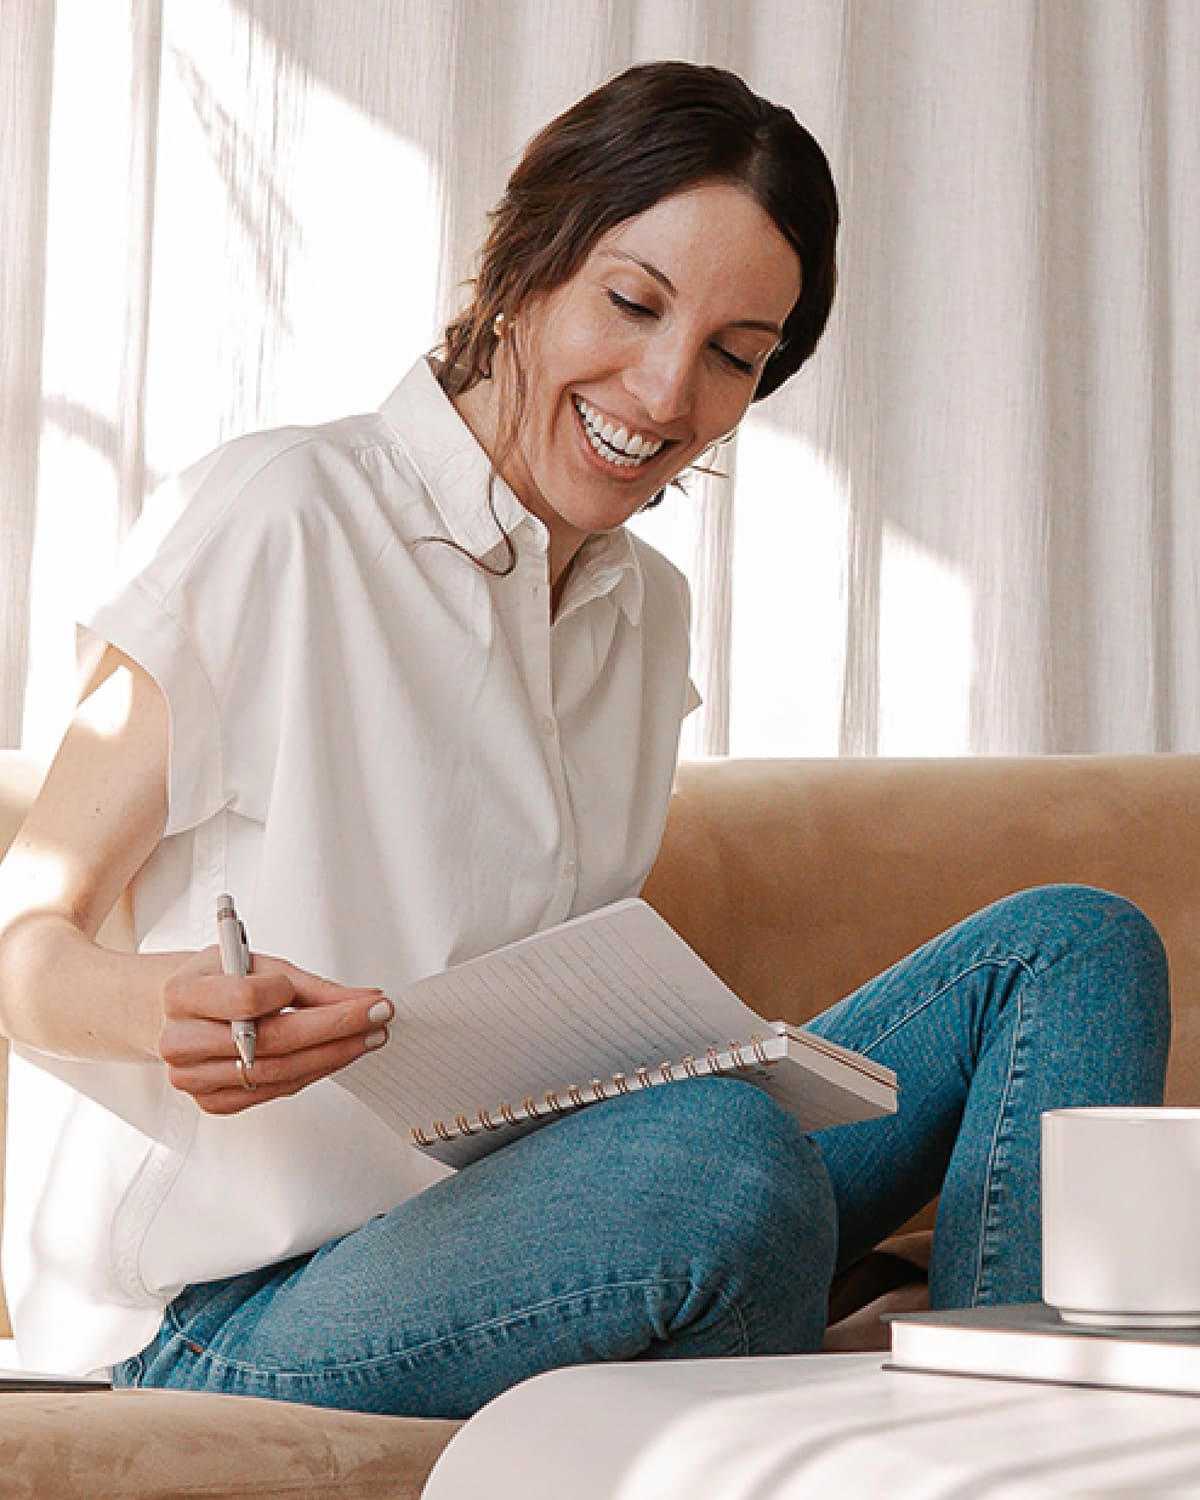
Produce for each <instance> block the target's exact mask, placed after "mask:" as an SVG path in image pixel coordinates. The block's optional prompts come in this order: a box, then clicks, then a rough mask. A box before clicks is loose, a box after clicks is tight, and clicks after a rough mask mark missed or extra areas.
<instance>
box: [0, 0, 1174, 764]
mask: <svg viewBox="0 0 1200 1500" xmlns="http://www.w3.org/2000/svg"><path fill="white" fill-rule="evenodd" d="M660 56H677V57H685V58H689V59H691V60H694V61H698V62H712V63H718V64H721V65H724V66H728V67H732V68H734V69H735V70H736V71H738V72H741V73H742V74H743V75H744V76H745V77H746V78H747V79H748V81H749V82H750V83H751V85H752V86H753V87H755V88H757V89H758V90H760V91H761V92H763V93H765V94H767V95H768V96H769V97H772V98H776V99H778V100H779V101H780V102H782V103H786V104H787V105H789V106H790V107H791V108H793V109H794V111H795V112H796V114H797V115H798V117H799V118H800V119H801V120H802V121H803V122H804V123H806V124H807V125H808V126H809V127H810V128H811V129H812V130H813V132H814V134H816V136H817V137H818V139H820V140H821V141H822V143H823V144H824V145H825V147H826V149H827V151H828V152H829V155H830V158H831V161H832V163H833V167H834V172H835V176H836V178H837V180H838V183H839V188H840V191H841V195H842V207H843V221H844V228H843V235H842V242H841V257H840V289H839V298H838V303H837V306H836V309H835V314H834V318H833V321H832V323H831V327H830V331H829V333H828V335H827V337H826V339H825V341H824V343H823V345H822V346H821V348H820V350H819V351H818V354H817V356H816V357H815V359H814V360H813V361H812V363H811V365H810V366H809V367H807V368H806V369H805V370H804V371H803V372H802V373H801V374H800V376H799V377H798V378H797V379H796V380H795V381H793V382H792V383H791V384H790V385H789V386H787V387H785V388H784V390H783V391H781V392H780V393H778V394H777V395H776V396H775V397H773V398H771V399H770V400H768V401H767V402H766V403H764V404H763V405H762V407H761V408H758V407H756V408H754V410H753V411H752V414H751V416H750V417H749V418H748V419H747V421H746V422H745V423H744V424H743V428H742V431H741V433H740V434H739V436H738V439H737V442H736V445H735V446H734V447H731V448H730V449H729V450H728V451H727V452H726V453H725V454H724V455H723V456H722V458H721V460H720V461H719V467H722V468H723V469H725V470H726V473H727V477H726V478H725V479H723V480H722V479H718V478H712V477H709V476H696V477H695V478H694V479H693V480H692V482H691V483H690V484H688V485H687V486H686V488H685V491H684V492H681V493H678V494H675V493H673V494H672V495H671V496H670V498H669V499H668V500H667V501H666V502H665V503H664V505H663V506H662V507H660V508H659V510H657V511H655V512H652V513H650V514H648V515H647V516H646V517H644V518H640V519H639V521H638V522H637V523H636V524H637V525H638V527H639V529H641V530H643V531H644V533H645V534H646V535H647V536H649V537H650V538H651V540H653V541H655V542H656V543H657V544H659V545H661V546H662V547H663V548H664V549H665V550H666V551H668V552H669V553H670V555H671V556H672V557H673V558H674V559H675V560H676V561H677V562H679V563H680V564H681V566H683V567H684V568H685V570H686V571H687V572H688V574H689V576H690V578H691V581H692V586H693V595H694V604H695V612H696V632H695V639H696V659H695V663H694V669H693V675H694V677H695V678H696V681H697V683H698V685H699V686H700V688H701V691H702V693H703V694H704V696H705V700H706V702H705V706H704V708H703V709H701V710H700V711H699V712H698V713H697V714H696V715H694V716H693V719H692V720H691V721H690V722H689V725H688V727H687V739H686V741H685V749H686V751H688V752H689V753H699V754H723V753H727V752H733V753H736V754H776V755H804V754H939V753H947V754H951V753H967V752H981V753H989V752H1020V753H1029V752H1040V751H1046V752H1065V751H1074V752H1084V751H1108V752H1116V751H1143V750H1183V749H1195V748H1196V746H1197V743H1198V742H1200V507H1198V506H1197V505H1196V494H1197V490H1198V488H1200V485H1198V480H1200V424H1198V423H1197V421H1196V416H1195V397H1194V394H1193V393H1194V392H1195V390H1196V389H1197V382H1198V378H1200V368H1198V365H1200V336H1198V335H1200V287H1198V285H1197V278H1196V275H1195V272H1194V269H1193V268H1194V267H1195V265H1197V264H1200V194H1197V193H1196V191H1195V186H1194V185H1195V183H1196V181H1197V180H1200V104H1198V102H1197V100H1198V97H1200V90H1197V88H1196V79H1197V77H1200V6H1196V5H1195V4H1193V3H1192V0H578V3H573V4H571V5H567V6H564V5H562V4H561V3H559V0H554V3H551V0H487V3H481V0H438V3H433V0H356V3H354V4H349V3H345V4H338V3H335V4H328V3H324V4H322V3H318V0H205V4H204V5H202V6H197V5H194V4H191V3H189V0H129V3H128V4H125V5H116V4H113V5H106V6H97V5H95V3H94V0H57V3H47V0H5V4H4V6H3V7H0V109H2V110H3V120H4V129H3V133H2V135H0V171H2V172H3V181H4V183H5V213H4V215H3V218H2V220H0V267H2V272H0V318H2V320H3V323H2V326H3V327H4V329H5V338H4V339H3V341H0V422H2V429H0V485H2V489H0V497H2V499H0V504H2V510H0V535H2V540H3V547H2V551H0V591H2V592H0V618H2V619H3V624H4V638H3V653H2V656H0V740H2V742H3V743H8V744H16V743H20V742H22V741H23V742H24V743H25V744H26V745H28V746H30V747H31V748H33V749H35V750H48V749H49V748H50V747H51V746H52V743H53V741H54V740H55V738H56V737H57V735H58V733H59V732H60V731H61V728H62V725H63V723H64V721H65V716H66V714H67V712H68V711H69V706H70V701H71V694H72V689H73V667H72V632H71V626H70V621H71V619H72V614H73V611H74V609H76V608H77V607H79V605H80V604H81V603H83V602H86V595H87V593H88V590H89V589H90V588H91V587H93V586H95V584H96V581H97V580H98V578H99V577H100V576H101V574H102V572H103V564H104V562H105V560H106V559H107V558H108V557H109V556H110V555H111V553H112V552H113V549H114V548H115V546H116V545H117V543H118V542H119V540H120V538H121V536H122V535H123V533H124V531H125V530H126V529H127V527H128V525H129V524H130V522H131V521H132V519H133V518H134V517H135V515H136V514H137V512H138V511H139V509H140V507H141V505H142V503H143V499H144V496H145V493H146V492H147V490H149V489H150V488H152V487H153V485H154V484H155V483H156V482H157V481H158V480H159V479H161V478H162V477H163V476H164V475H166V474H167V473H170V472H171V471H173V470H175V469H177V468H179V467H181V466H183V465H184V464H186V463H188V462H190V461H191V460H192V459H193V458H195V457H197V456H199V454H200V453H201V452H203V451H205V450H206V449H207V448H209V447H211V446H213V445H214V444H215V443H217V442H219V441H222V440H224V439H225V438H227V437H229V436H232V435H233V434H234V433H236V432H238V431H242V430H245V429H247V428H250V427H254V426H261V425H268V424H274V423H279V422H291V421H310V420H321V419H324V418H326V417H329V416H334V415H338V414H340V413H342V412H344V411H347V410H351V409H354V408H360V409H361V408H363V407H367V406H374V405H377V404H378V403H379V401H380V400H382V398H383V397H384V396H385V395H386V394H387V391H388V390H389V389H390V387H391V385H392V384H393V383H394V382H395V380H396V379H397V378H398V377H399V375H400V374H401V373H402V372H403V369H404V368H405V367H406V365H407V364H408V363H409V362H410V361H411V360H412V359H413V358H414V357H415V356H416V355H417V354H418V353H419V352H420V351H421V350H423V349H425V348H428V347H429V346H430V345H431V344H432V343H433V342H434V341H435V340H436V337H437V333H438V330H439V328H440V326H441V325H442V323H443V322H444V320H445V318H446V317H447V315H448V314H449V313H450V312H451V311H452V310H453V309H454V307H455V306H456V305H457V303H458V301H459V299H460V298H461V295H462V287H463V283H464V281H465V280H466V279H467V278H468V277H469V275H470V272H471V257H472V253H473V251H474V248H475V246H476V245H477V243H478V242H479V240H480V238H481V236H482V234H483V232H484V229H485V227H486V222H485V216H486V212H487V209H488V207H489V206H490V205H491V203H492V202H494V200H495V198H496V196H497V194H498V193H499V191H500V188H501V186H502V184H503V181H504V179H505V177H506V175H507V173H508V171H509V170H510V168H511V166H512V165H513V163H514V161H515V160H516V157H517V155H518V153H519V151H520V148H521V146H522V144H523V143H524V141H525V140H526V139H527V138H528V137H529V135H530V134H531V133H532V132H533V131H534V130H536V129H537V128H538V127H539V126H540V125H541V124H543V123H544V122H545V121H546V120H547V119H548V118H549V117H550V116H551V115H553V114H554V113H556V112H557V111H558V110H560V109H562V108H563V107H565V106H566V105H567V104H569V103H570V102H571V101H572V100H573V99H574V98H576V97H578V95H579V94H581V93H582V92H583V91H585V90H586V89H588V88H589V87H591V86H593V85H595V84H596V83H598V82H600V81H601V80H603V79H604V78H606V77H608V76H610V75H611V74H612V73H614V72H616V71H617V70H619V69H620V68H622V67H624V66H625V65H627V64H628V63H630V62H632V61H635V60H640V59H647V58H652V57H660Z"/></svg>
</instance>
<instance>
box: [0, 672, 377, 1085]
mask: <svg viewBox="0 0 1200 1500" xmlns="http://www.w3.org/2000/svg"><path fill="white" fill-rule="evenodd" d="M167 754H168V716H167V707H166V703H165V700H164V699H163V696H162V693H161V691H160V690H159V688H158V685H157V684H156V683H155V682H154V681H153V679H152V678H151V677H150V676H149V675H148V674H147V673H146V672H144V671H143V670H142V669H141V668H140V667H139V666H137V664H136V663H134V662H132V661H130V660H129V658H128V657H125V656H122V655H121V654H120V653H119V652H117V651H116V650H114V649H112V648H110V649H109V650H108V651H107V652H106V653H105V656H104V659H103V661H102V662H101V664H100V668H99V669H98V671H97V673H96V676H95V678H94V679H93V681H92V683H91V684H90V685H89V690H88V692H87V693H86V694H85V697H84V699H83V702H82V703H81V705H80V708H79V710H78V711H77V713H76V715H75V718H74V719H73V721H72V724H71V727H70V729H69V731H68V733H67V735H66V738H65V739H64V741H63V744H62V747H61V748H60V750H59V753H58V755H57V756H56V758H55V761H54V764H53V766H52V767H51V769H50V772H49V774H48V775H47V778H46V782H45V785H44V786H43V788H42V791H41V793H40V795H39V796H38V799H37V801H36V803H35V804H34V806H33V808H32V810H31V811H30V814H29V816H28V818H27V819H26V820H25V823H24V825H23V826H22V828H21V830H20V831H19V832H18V834H17V836H16V838H15V839H14V841H13V845H12V848H11V849H10V851H9V853H8V855H7V856H6V857H5V859H4V861H3V864H2V865H0V1032H3V1033H4V1034H5V1035H7V1036H8V1037H10V1038H12V1039H13V1040H15V1041H18V1042H24V1043H27V1044H28V1045H30V1046H33V1047H37V1048H40V1049H42V1050H43V1051H48V1052H57V1053H62V1054H66V1055H68V1056H75V1057H91V1058H131V1059H141V1060H158V1061H161V1062H162V1063H164V1064H165V1065H166V1067H167V1070H168V1075H169V1077H170V1080H171V1082H172V1084H174V1086H175V1087H177V1088H180V1089H182V1090H184V1091H185V1092H187V1093H190V1094H192V1095H193V1096H194V1097H195V1098H196V1100H197V1102H198V1103H199V1104H200V1106H201V1107H202V1108H204V1109H206V1110H210V1111H211V1112H213V1113H229V1112H233V1111H236V1110H240V1109H243V1108H246V1107H247V1106H248V1105H250V1104H253V1103H260V1102H262V1101H263V1100H265V1099H269V1098H277V1097H279V1096H280V1095H282V1094H290V1093H295V1092H296V1091H297V1090H298V1089H300V1088H302V1087H304V1085H305V1084H306V1083H310V1082H312V1081H313V1080H314V1079H316V1078H319V1077H323V1076H324V1075H325V1074H327V1073H329V1072H331V1071H333V1070H334V1069H336V1068H339V1067H343V1066H345V1064H346V1063H348V1062H352V1061H353V1060H354V1058H356V1057H358V1056H360V1055H361V1054H362V1052H363V1050H364V1048H365V1047H366V1046H368V1045H376V1044H378V1042H380V1041H382V1039H383V1035H382V1033H381V1030H380V1028H381V1023H382V1022H385V1021H386V1020H387V1019H388V1018H389V1017H390V1006H388V1005H387V1003H386V1002H385V1001H383V999H382V996H381V995H380V993H379V991H377V990H358V989H347V988H345V987H343V986H341V985H336V984H333V983H331V982H330V981H327V980H324V979H320V978H318V977H317V976H315V975H310V974H306V973H305V972H304V971H303V970H301V969H297V968H296V967H295V966H294V965H291V964H288V963H286V962H284V961H283V960H281V959H272V958H266V957H261V956H259V955H256V956H255V961H254V972H253V973H252V974H250V975H249V976H247V977H246V978H245V979H231V978H226V977H225V976H223V975H222V974H221V972H220V965H219V962H218V959H217V954H216V950H215V949H214V948H210V949H205V950H204V951H203V952H201V953H197V954H186V953H166V954H147V955H140V954H125V953H116V952H112V951H110V950H109V949H106V948H104V947H101V946H100V945H99V944H98V943H97V942H96V934H97V933H98V932H99V930H100V927H101V926H102V924H103V922H104V920H105V918H106V917H107V916H108V914H109V912H110V911H111V910H112V908H113V906H114V905H115V904H116V902H117V900H118V899H119V897H120V895H121V893H122V892H123V891H124V889H125V887H126V886H127V885H128V883H129V882H130V880H132V878H133V877H134V876H135V875H136V874H137V872H138V870H140V869H141V867H142V865H143V864H144V863H145V861H146V860H147V859H148V858H149V856H150V855H151V854H152V853H153V851H154V849H155V848H156V847H157V845H158V843H159V841H160V839H161V838H162V834H163V829H164V828H165V826H166V815H167V791H166V788H167ZM381 1006H382V1007H383V1009H382V1010H381V1008H380V1007H381ZM285 1007H289V1009H288V1013H287V1014H286V1015H281V1014H280V1012H281V1011H283V1010H284V1008H285ZM235 1016H253V1017H255V1018H256V1019H258V1020H259V1021H260V1026H259V1047H258V1058H257V1060H256V1062H255V1065H254V1070H253V1077H254V1081H255V1083H256V1090H255V1092H253V1093H249V1092H247V1091H246V1090H245V1089H243V1088H242V1087H241V1084H240V1080H239V1079H238V1076H237V1073H236V1069H235V1067H234V1062H233V1059H234V1056H235V1053H234V1048H233V1042H232V1037H231V1034H230V1030H229V1022H230V1021H231V1020H232V1019H233V1018H234V1017H235Z"/></svg>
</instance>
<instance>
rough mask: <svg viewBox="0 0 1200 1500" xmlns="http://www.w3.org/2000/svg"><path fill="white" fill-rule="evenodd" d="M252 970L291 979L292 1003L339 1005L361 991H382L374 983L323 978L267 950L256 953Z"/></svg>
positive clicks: (366, 993) (379, 993)
mask: <svg viewBox="0 0 1200 1500" xmlns="http://www.w3.org/2000/svg"><path fill="white" fill-rule="evenodd" d="M253 965H254V973H255V974H260V973H261V974H266V973H279V974H283V975H285V976H286V977H287V979H288V980H289V981H290V982H291V985H292V992H293V999H292V1002H291V1003H292V1004H293V1005H311V1006H320V1005H340V1004H341V1003H342V1002H343V1001H345V1000H352V999H355V998H357V997H359V996H362V995H382V994H383V991H382V990H381V989H379V988H378V986H376V985H345V984H337V983H336V982H335V981H334V980H332V979H323V978H322V977H321V976H320V975H319V974H310V973H309V972H308V971H307V970H305V969H299V968H297V967H296V965H295V964H290V963H288V961H287V959H285V958H272V957H270V956H269V955H266V954H255V956H254V960H253Z"/></svg>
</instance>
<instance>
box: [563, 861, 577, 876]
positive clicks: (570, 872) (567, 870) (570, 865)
mask: <svg viewBox="0 0 1200 1500" xmlns="http://www.w3.org/2000/svg"><path fill="white" fill-rule="evenodd" d="M578 872H579V861H578V860H575V859H569V860H567V862H566V864H565V865H563V874H564V875H566V876H567V877H568V879H570V878H571V877H573V876H574V875H576V874H578Z"/></svg>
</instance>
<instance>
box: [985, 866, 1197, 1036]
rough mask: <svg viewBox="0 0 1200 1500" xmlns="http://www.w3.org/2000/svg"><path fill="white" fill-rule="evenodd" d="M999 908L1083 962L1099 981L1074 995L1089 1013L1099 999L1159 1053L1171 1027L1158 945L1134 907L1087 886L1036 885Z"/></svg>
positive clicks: (1150, 927) (1153, 929)
mask: <svg viewBox="0 0 1200 1500" xmlns="http://www.w3.org/2000/svg"><path fill="white" fill-rule="evenodd" d="M999 905H1000V907H1001V908H1002V909H1003V910H1004V911H1005V914H1006V916H1007V917H1008V919H1009V920H1010V921H1013V922H1015V923H1016V924H1017V925H1018V926H1019V927H1020V928H1023V929H1024V930H1025V931H1027V932H1030V933H1041V934H1043V935H1046V936H1048V937H1050V938H1052V939H1053V940H1054V942H1056V943H1059V944H1062V945H1063V950H1064V951H1063V956H1064V957H1066V956H1068V955H1070V954H1071V953H1072V952H1075V953H1078V954H1079V955H1081V956H1084V957H1086V958H1088V959H1089V960H1090V961H1091V963H1092V965H1093V966H1094V968H1095V972H1096V974H1097V976H1100V977H1101V978H1102V982H1100V979H1098V980H1097V982H1096V983H1095V984H1094V985H1093V986H1092V987H1090V988H1089V989H1088V990H1087V991H1086V992H1084V993H1082V994H1078V995H1076V996H1075V998H1076V1000H1077V1002H1078V1003H1079V1004H1081V1005H1082V1006H1084V1007H1085V1008H1086V1010H1087V1012H1088V1015H1089V1016H1095V1015H1096V1014H1097V1007H1102V1006H1104V1005H1105V1003H1106V1002H1107V1004H1108V1005H1109V1006H1111V1007H1115V1008H1117V1009H1119V1012H1120V1017H1121V1021H1122V1024H1123V1026H1124V1027H1125V1028H1127V1029H1128V1030H1129V1031H1130V1033H1131V1034H1136V1035H1137V1036H1138V1037H1139V1038H1140V1039H1141V1041H1142V1042H1143V1043H1144V1044H1145V1045H1146V1046H1147V1047H1149V1048H1151V1049H1162V1050H1164V1051H1165V1048H1166V1046H1167V1044H1168V1042H1169V1039H1170V1032H1171V1001H1170V987H1169V984H1168V975H1167V955H1166V949H1165V947H1164V945H1163V941H1162V938H1161V936H1160V935H1159V932H1158V929H1157V928H1156V927H1155V926H1154V923H1153V922H1152V921H1151V920H1150V918H1149V917H1148V916H1147V915H1146V913H1145V912H1144V911H1142V909H1141V908H1140V907H1139V906H1137V905H1135V903H1134V902H1132V901H1130V900H1129V899H1128V898H1127V897H1125V896H1120V895H1117V894H1116V893H1115V892H1113V891H1107V890H1102V889H1100V888H1099V887H1096V886H1087V885H1052V886H1039V887H1035V888H1033V889H1031V890H1026V891H1020V892H1018V893H1017V894H1016V895H1014V896H1010V897H1008V898H1007V899H1006V900H1005V901H1003V902H1001V903H999ZM1051 993H1053V991H1051ZM1070 993H1074V992H1073V991H1072V992H1070Z"/></svg>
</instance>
